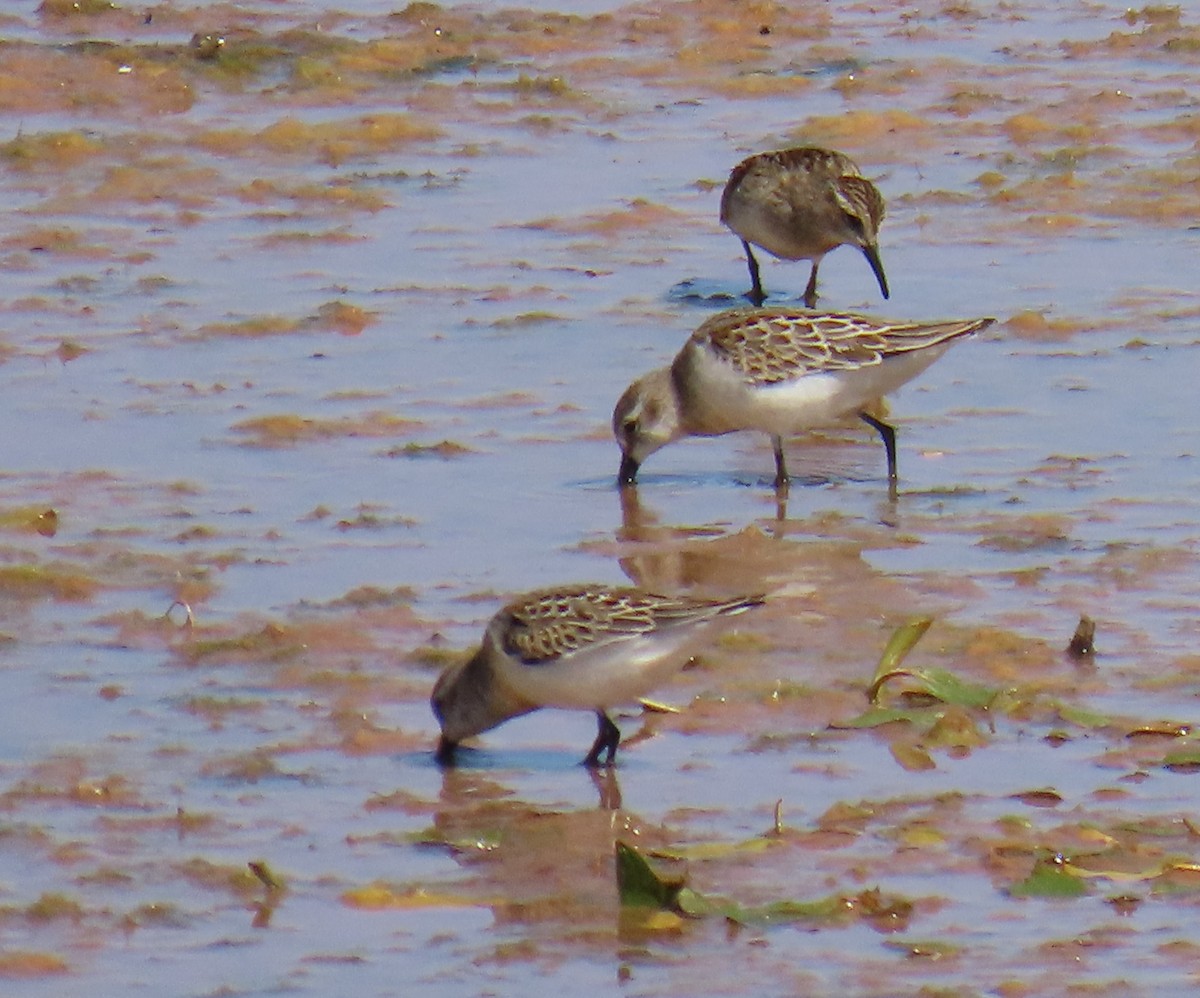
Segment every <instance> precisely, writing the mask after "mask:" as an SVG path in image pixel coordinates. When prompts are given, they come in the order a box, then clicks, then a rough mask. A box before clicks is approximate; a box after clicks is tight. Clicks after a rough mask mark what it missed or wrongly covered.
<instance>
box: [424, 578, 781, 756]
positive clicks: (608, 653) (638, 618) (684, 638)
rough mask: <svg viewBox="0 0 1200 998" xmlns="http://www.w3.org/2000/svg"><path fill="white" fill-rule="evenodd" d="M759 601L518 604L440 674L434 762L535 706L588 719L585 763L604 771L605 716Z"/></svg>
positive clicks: (539, 598)
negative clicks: (591, 716) (590, 730)
mask: <svg viewBox="0 0 1200 998" xmlns="http://www.w3.org/2000/svg"><path fill="white" fill-rule="evenodd" d="M762 602H763V599H762V597H761V596H749V597H739V598H736V599H705V598H701V597H695V596H660V595H658V594H656V593H651V592H647V591H646V590H643V589H637V588H632V587H612V586H603V585H572V586H564V587H560V588H554V589H544V590H539V591H537V592H532V593H528V594H526V595H524V596H520V597H517V598H516V599H514V600H512V601H511V602H510V603H509V604H508V605H507V606H505V607H504V608H503V609H502V610H500V611H499V612H498V613H497V614H496V615H495V616H494V617H493V618H492V619H491V621H490V623H489V624H488V626H487V629H486V631H485V632H484V636H483V643H482V644H481V645H480V647H479V649H478V650H477V651H476V652H475V653H474V654H473V655H472V656H471V657H470V658H469V659H467V660H466V661H464V662H460V663H458V664H456V665H453V666H451V667H450V668H449V669H447V670H446V671H445V672H444V673H443V674H442V676H441V677H440V678H439V679H438V681H437V683H436V685H435V686H434V689H433V695H432V697H431V700H430V702H431V705H432V707H433V713H434V715H435V716H436V717H437V719H438V723H439V724H440V726H441V730H442V735H441V740H440V741H439V743H438V748H437V760H438V762H439V763H441V764H442V765H451V764H453V763H454V761H455V756H456V752H457V749H458V744H459V742H461V741H462V740H463V739H464V738H469V737H471V736H472V735H477V734H480V733H481V732H484V731H487V730H489V729H491V728H494V727H496V726H497V725H499V724H502V723H503V722H505V721H507V720H509V719H511V718H514V717H519V716H520V715H522V714H528V713H529V712H530V711H534V710H537V709H539V708H541V707H566V708H573V709H576V710H590V711H594V712H595V714H596V720H597V722H598V725H599V730H598V733H597V735H596V741H595V743H594V744H593V745H592V748H591V751H590V752H588V754H587V758H586V759H584V763H585V764H586V765H588V766H593V767H595V766H599V765H601V757H602V756H603V757H604V763H605V764H609V765H611V764H612V762H613V759H614V758H615V757H616V752H617V745H618V743H619V742H620V740H621V733H620V731H619V730H618V729H617V726H616V725H615V724H614V723H613V722H612V719H611V718H610V717H609V716H608V709H609V708H611V707H613V706H614V705H616V704H621V703H626V702H629V701H632V700H635V699H637V698H638V697H640V696H643V695H644V694H646V693H648V692H649V691H650V690H652V689H653V688H654V687H655V686H656V685H658V684H659V683H660V682H662V681H663V680H664V679H665V678H667V677H668V676H670V675H671V674H672V673H673V672H676V671H678V670H679V669H680V668H682V667H683V666H684V665H685V664H686V663H687V661H688V659H689V658H690V657H691V655H692V654H694V652H695V651H696V649H697V647H698V645H699V643H700V641H701V639H702V638H703V637H704V635H705V633H706V632H707V631H708V629H709V626H710V625H712V624H714V623H715V622H716V621H717V619H718V618H721V617H727V616H732V615H733V614H737V613H741V612H742V611H744V610H748V609H750V608H751V607H754V606H758V605H759V604H760V603H762Z"/></svg>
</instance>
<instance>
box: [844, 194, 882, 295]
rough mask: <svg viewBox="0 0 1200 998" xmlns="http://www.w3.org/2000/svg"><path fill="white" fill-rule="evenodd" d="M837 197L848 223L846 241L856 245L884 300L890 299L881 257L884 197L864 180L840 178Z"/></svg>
mask: <svg viewBox="0 0 1200 998" xmlns="http://www.w3.org/2000/svg"><path fill="white" fill-rule="evenodd" d="M834 198H835V199H836V201H837V203H838V207H839V208H840V209H841V210H842V219H843V221H844V222H845V226H846V228H845V233H844V235H845V236H846V239H845V242H846V244H847V245H849V246H857V247H858V248H859V249H860V250H861V251H862V254H863V256H865V257H866V258H867V263H869V264H870V265H871V270H872V272H873V273H874V274H875V280H877V281H878V282H879V290H880V291H881V292H882V293H883V297H884V298H886V297H888V285H887V277H886V276H885V274H884V272H883V262H882V261H881V260H880V258H879V227H880V226H881V225H882V224H883V216H884V210H885V209H884V204H883V195H882V194H880V193H879V189H878V188H877V187H876V186H875V185H874V184H873V183H871V181H869V180H867V179H866V178H865V177H853V176H847V177H840V178H838V181H837V184H836V185H835V187H834Z"/></svg>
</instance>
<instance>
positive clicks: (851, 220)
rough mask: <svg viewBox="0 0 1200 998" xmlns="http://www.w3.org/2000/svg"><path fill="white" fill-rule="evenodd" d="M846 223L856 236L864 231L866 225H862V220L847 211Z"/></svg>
mask: <svg viewBox="0 0 1200 998" xmlns="http://www.w3.org/2000/svg"><path fill="white" fill-rule="evenodd" d="M846 224H848V225H849V226H850V228H851V229H852V230H853V231H854V234H855V235H856V236H860V237H861V236H862V235H863V233H864V232H865V231H866V227H865V226H864V225H863V220H862V219H861V218H859V217H858V216H857V215H851V214H850V213H849V212H847V213H846Z"/></svg>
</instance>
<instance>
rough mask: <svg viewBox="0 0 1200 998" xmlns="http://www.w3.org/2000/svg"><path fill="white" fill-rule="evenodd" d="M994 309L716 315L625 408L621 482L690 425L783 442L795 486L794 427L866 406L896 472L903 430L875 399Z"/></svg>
mask: <svg viewBox="0 0 1200 998" xmlns="http://www.w3.org/2000/svg"><path fill="white" fill-rule="evenodd" d="M994 321H995V320H994V319H960V320H953V321H948V322H888V321H883V320H880V319H870V318H867V317H865V316H861V315H850V314H843V313H838V312H813V311H809V310H807V309H795V308H779V307H774V308H738V309H730V310H729V311H726V312H721V313H720V314H718V315H714V316H713V317H712V318H711V319H709V320H708V321H707V322H705V323H704V324H703V325H701V326H700V328H698V329H697V330H696V331H695V332H694V333H693V334H692V336H691V338H690V339H689V340H688V341H687V343H685V344H684V345H683V349H682V350H680V351H679V353H678V354H677V355H676V357H675V359H674V360H673V361H672V362H671V364H670V366H669V367H662V368H659V369H658V370H655V371H651V372H650V373H649V374H646V375H644V376H642V377H641V378H639V379H638V380H637V381H635V382H634V383H633V384H632V385H630V386H629V387H628V388H627V389H626V390H625V393H624V394H623V395H622V396H621V398H620V400H619V401H618V402H617V405H616V408H615V409H614V410H613V418H612V427H613V435H614V436H615V437H616V438H617V443H618V444H619V445H620V447H621V467H620V470H619V472H618V473H617V481H618V483H619V484H620V485H631V484H633V483H634V482H635V481H636V479H637V473H638V469H639V468H640V467H641V465H642V463H643V462H644V461H645V460H646V458H647V457H649V456H650V455H651V454H653V453H654V452H655V451H656V450H658V449H660V448H661V447H665V446H666V445H667V444H669V443H672V442H673V441H675V440H679V439H680V438H682V437H688V436H706V437H711V436H720V435H721V434H724V433H733V432H735V431H737V430H760V431H761V432H763V433H767V434H769V435H770V437H771V443H772V446H773V447H774V450H775V487H776V489H777V490H779V491H785V490H786V489H787V485H788V474H787V466H786V465H785V463H784V458H783V437H784V436H786V435H788V434H793V433H798V432H800V431H802V430H807V429H810V428H812V427H814V426H821V425H824V424H828V423H830V422H834V421H836V420H838V419H841V418H842V417H844V416H847V415H850V414H856V415H858V416H859V417H860V418H861V419H862V420H863V421H864V422H866V423H868V424H869V425H870V426H873V427H874V428H875V429H876V430H877V431H878V433H879V435H880V436H881V437H882V438H883V445H884V448H885V450H886V451H887V465H888V479H889V481H890V482H891V483H892V485H893V488H894V484H895V482H896V433H895V430H894V429H893V428H892V427H891V426H890V425H889V424H887V423H885V422H884V421H883V420H881V419H878V418H877V417H875V416H873V415H871V413H869V412H868V411H867V410H866V407H867V406H868V405H870V403H872V402H874V401H875V400H876V399H878V398H880V397H881V396H883V395H886V394H887V393H888V392H891V391H894V390H895V389H897V388H899V387H900V386H901V385H903V384H904V383H905V382H907V381H910V380H911V379H912V378H915V377H916V376H917V375H918V374H920V373H921V372H922V371H923V370H925V368H927V367H928V366H929V365H930V364H932V363H933V362H934V361H935V360H937V359H938V357H940V356H941V355H942V354H943V353H945V351H946V350H947V349H949V347H950V344H951V343H952V342H953V341H954V340H955V339H957V338H958V337H960V336H967V335H969V334H971V333H974V332H977V331H978V330H980V329H984V328H986V327H987V326H990V325H991V324H992V323H993V322H994Z"/></svg>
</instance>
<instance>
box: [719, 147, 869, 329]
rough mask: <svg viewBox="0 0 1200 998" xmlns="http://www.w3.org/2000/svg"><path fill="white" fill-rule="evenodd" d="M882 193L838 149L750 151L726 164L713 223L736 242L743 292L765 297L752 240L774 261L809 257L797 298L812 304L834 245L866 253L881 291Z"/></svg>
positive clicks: (757, 299)
mask: <svg viewBox="0 0 1200 998" xmlns="http://www.w3.org/2000/svg"><path fill="white" fill-rule="evenodd" d="M883 214H884V205H883V196H882V195H881V194H880V193H879V191H878V190H877V189H876V187H875V185H874V184H872V183H871V181H869V180H867V179H865V178H864V177H863V176H862V174H861V173H860V171H859V169H858V165H857V164H856V163H855V162H854V161H853V160H852V159H850V157H849V156H845V155H843V154H842V153H840V152H833V151H832V150H829V149H817V148H812V147H803V148H798V149H779V150H775V151H773V152H763V153H758V154H757V155H755V156H750V157H749V158H748V159H744V160H742V162H740V163H739V164H738V165H737V166H735V167H734V168H733V172H732V173H730V175H729V180H728V182H727V183H726V184H725V190H724V192H723V193H722V194H721V221H722V222H723V223H724V224H725V225H727V226H728V227H729V228H730V229H731V230H732V231H733V233H734V234H735V235H736V236H738V237H739V238H740V239H741V240H742V248H743V249H744V250H745V251H746V264H747V265H748V266H749V268H750V281H751V283H752V287H751V289H750V293H749V298H750V300H751V301H752V302H753V303H754V304H755V305H761V304H762V303H763V302H764V301H765V300H766V294H765V293H764V291H763V287H762V281H761V279H760V278H759V273H758V261H757V260H756V259H755V258H754V251H753V250H752V249H750V245H751V244H752V243H753V244H754V245H755V246H760V247H762V248H763V249H765V250H766V251H767V252H768V253H770V254H772V255H773V256H776V257H779V258H780V259H782V260H811V261H812V274H811V275H810V276H809V278H808V286H807V287H806V288H805V289H804V304H805V305H807V306H808V307H809V308H813V307H814V306H815V305H816V303H817V267H819V266H820V264H821V258H822V257H824V256H825V254H826V253H828V252H829V251H830V250H833V249H836V248H837V247H839V246H856V247H858V249H860V250H861V251H862V253H863V256H865V257H866V258H867V263H869V264H870V265H871V270H872V271H873V272H874V274H875V279H876V280H877V281H878V282H879V290H880V291H881V292H882V293H883V297H884V298H887V296H888V286H887V278H886V277H885V276H884V273H883V264H882V262H880V259H879V243H878V239H879V226H880V224H881V223H882V222H883Z"/></svg>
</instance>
